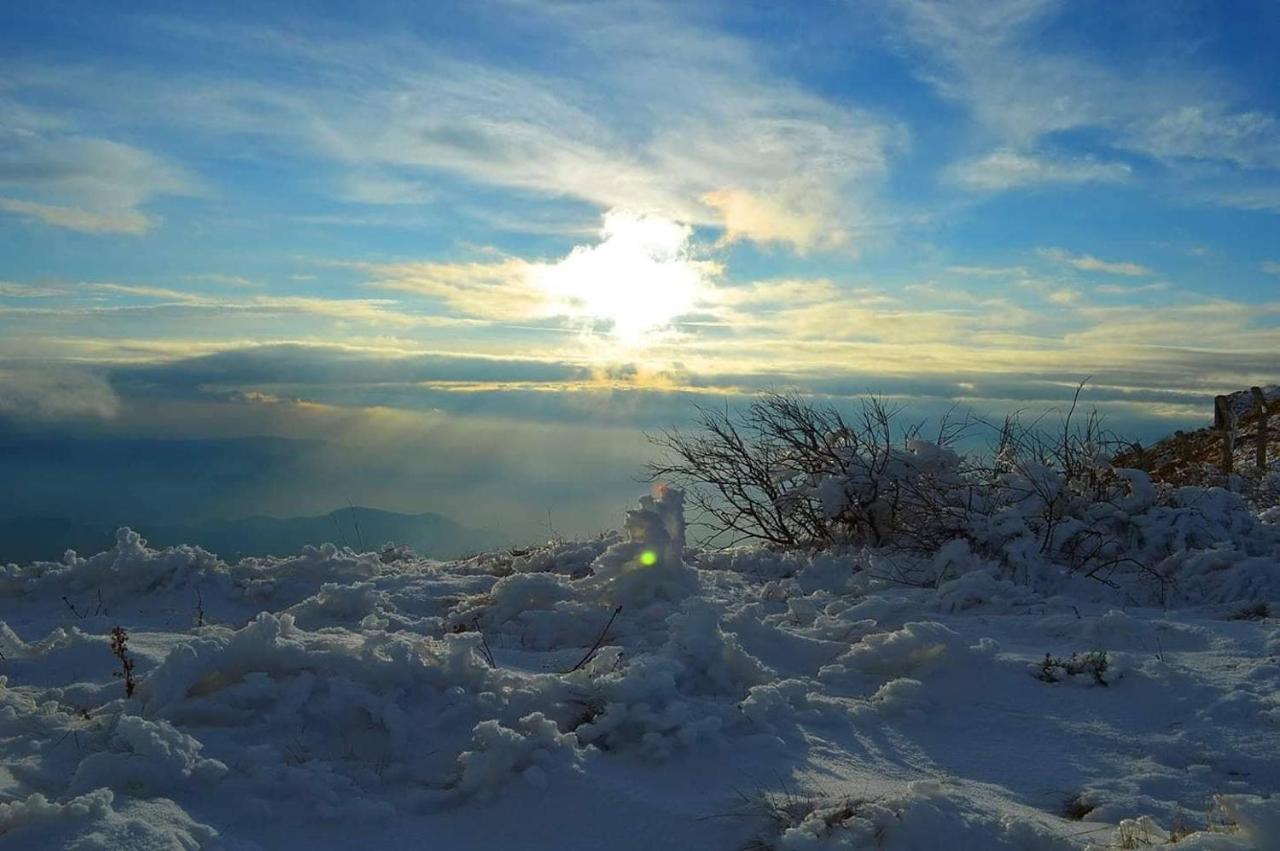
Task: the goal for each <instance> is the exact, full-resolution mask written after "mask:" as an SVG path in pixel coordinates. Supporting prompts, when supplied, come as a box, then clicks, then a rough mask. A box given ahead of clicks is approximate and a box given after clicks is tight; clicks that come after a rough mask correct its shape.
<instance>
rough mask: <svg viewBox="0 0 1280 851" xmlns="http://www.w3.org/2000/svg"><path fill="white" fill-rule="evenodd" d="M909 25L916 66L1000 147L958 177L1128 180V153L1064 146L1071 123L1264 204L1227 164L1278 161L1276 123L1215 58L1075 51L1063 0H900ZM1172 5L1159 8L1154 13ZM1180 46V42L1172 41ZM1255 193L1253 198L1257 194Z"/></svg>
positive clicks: (1205, 197) (988, 183)
mask: <svg viewBox="0 0 1280 851" xmlns="http://www.w3.org/2000/svg"><path fill="white" fill-rule="evenodd" d="M894 6H895V8H896V10H897V13H898V18H897V20H898V21H899V22H900V24H901V26H902V28H903V31H904V32H905V33H906V35H907V36H908V38H909V39H910V40H911V41H912V42H914V44H915V45H916V46H917V47H918V48H919V51H918V52H917V53H915V54H913V58H915V59H917V60H918V61H919V63H920V64H919V66H918V69H917V73H918V74H919V76H921V77H922V78H923V79H924V80H925V81H927V82H928V83H929V84H930V85H932V86H933V87H934V88H935V89H936V90H937V91H938V92H939V93H940V94H941V95H943V96H944V97H946V98H948V99H950V100H953V101H956V102H959V103H962V104H964V105H965V106H966V107H968V109H969V110H970V112H971V115H972V117H973V119H974V120H975V123H976V125H977V126H978V128H979V130H980V136H981V137H983V138H985V139H987V140H989V141H988V144H990V141H994V143H995V144H996V145H997V147H996V148H995V149H994V150H992V151H991V152H989V153H987V154H985V155H982V156H980V157H978V158H976V159H969V160H965V161H962V162H960V163H958V164H957V165H955V166H953V168H952V170H951V172H950V173H951V176H952V178H953V179H955V180H957V181H958V182H959V183H960V184H961V185H965V186H968V187H969V188H972V189H976V190H983V191H995V190H1007V189H1016V188H1020V187H1025V186H1032V185H1037V184H1054V183H1094V182H1100V181H1105V182H1114V181H1118V180H1123V179H1125V178H1126V177H1128V176H1129V174H1130V173H1131V170H1130V167H1129V165H1128V164H1127V163H1124V162H1122V161H1118V160H1117V161H1104V160H1099V159H1096V158H1093V157H1089V156H1085V157H1081V156H1079V155H1077V154H1072V153H1070V152H1069V151H1068V150H1064V149H1062V145H1063V143H1062V141H1061V140H1062V137H1063V135H1064V134H1068V133H1071V132H1075V131H1082V130H1088V131H1092V132H1094V133H1097V134H1098V135H1099V137H1100V139H1101V140H1102V141H1103V144H1104V145H1105V146H1106V147H1108V148H1110V149H1112V150H1117V151H1123V152H1126V153H1128V154H1130V155H1138V156H1142V157H1146V158H1150V159H1151V160H1154V161H1156V162H1157V163H1159V164H1161V165H1163V166H1166V167H1168V168H1169V169H1170V171H1169V172H1168V173H1167V175H1166V177H1167V179H1168V180H1169V181H1172V182H1174V183H1179V182H1183V180H1184V178H1183V177H1182V175H1181V174H1180V173H1179V170H1180V169H1182V168H1184V167H1185V166H1186V165H1187V164H1188V163H1191V164H1199V163H1204V164H1214V165H1216V166H1218V167H1220V168H1222V169H1226V170H1227V172H1225V173H1224V175H1223V176H1221V177H1219V178H1216V179H1215V180H1214V182H1215V183H1217V184H1218V185H1219V189H1218V190H1217V191H1197V192H1195V193H1194V194H1188V195H1187V196H1186V197H1189V198H1191V199H1193V200H1198V201H1201V202H1208V203H1215V204H1220V205H1227V206H1250V205H1252V207H1253V208H1258V201H1257V199H1256V196H1249V195H1244V196H1238V195H1237V193H1236V192H1234V191H1230V190H1231V183H1232V180H1231V175H1230V171H1231V170H1254V171H1264V172H1274V171H1276V170H1277V169H1280V132H1278V128H1280V123H1278V122H1277V119H1276V116H1275V115H1273V114H1271V113H1269V112H1266V111H1263V110H1261V109H1258V108H1256V107H1255V108H1249V107H1240V106H1237V105H1236V104H1237V103H1239V102H1241V101H1243V100H1245V95H1246V94H1247V93H1245V92H1243V91H1240V90H1239V89H1237V88H1235V87H1234V86H1233V85H1232V84H1231V83H1229V82H1228V81H1227V80H1226V79H1225V78H1224V76H1223V75H1222V74H1221V73H1219V71H1218V70H1216V69H1214V68H1213V67H1212V66H1210V65H1208V64H1196V63H1192V62H1188V61H1179V59H1178V58H1170V57H1168V56H1166V55H1163V54H1162V55H1161V58H1160V60H1159V61H1148V62H1146V63H1143V64H1142V65H1139V66H1138V67H1137V68H1133V67H1125V68H1121V67H1120V66H1119V65H1118V64H1109V63H1107V62H1106V61H1104V60H1102V59H1100V58H1098V57H1097V56H1096V55H1088V54H1085V53H1083V52H1082V51H1078V50H1077V51H1071V50H1068V49H1066V48H1065V47H1063V46H1062V44H1061V42H1060V41H1058V40H1055V39H1054V38H1052V37H1051V36H1050V35H1048V34H1049V33H1052V32H1054V28H1055V27H1056V26H1060V25H1061V24H1062V23H1063V21H1064V20H1067V19H1068V18H1069V16H1068V15H1067V13H1068V11H1070V10H1071V9H1072V6H1071V5H1070V4H1069V3H1065V2H1062V0H997V2H989V0H961V2H940V0H896V2H895V4H894ZM1173 15H1174V13H1173V12H1172V11H1171V10H1170V11H1169V12H1168V13H1167V16H1166V15H1165V14H1164V13H1162V12H1161V11H1160V10H1154V9H1153V10H1152V11H1151V21H1150V22H1151V23H1157V24H1158V23H1159V22H1160V21H1162V20H1166V18H1167V21H1168V22H1169V23H1170V25H1172V24H1173V22H1174V18H1173ZM1174 53H1175V56H1176V51H1175V52H1174ZM1250 199H1253V200H1250Z"/></svg>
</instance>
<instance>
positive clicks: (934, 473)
mask: <svg viewBox="0 0 1280 851" xmlns="http://www.w3.org/2000/svg"><path fill="white" fill-rule="evenodd" d="M898 413H899V411H897V410H896V409H893V408H890V407H889V406H887V405H886V404H885V403H884V402H883V401H882V400H881V399H879V398H877V397H874V396H873V397H868V398H867V399H865V400H863V402H862V404H861V405H860V407H859V408H858V410H857V411H856V413H855V414H854V415H853V416H852V417H849V418H846V417H845V416H844V415H843V414H841V413H840V412H839V411H838V410H836V409H835V408H833V407H830V406H817V405H814V404H812V403H809V402H807V401H805V400H803V399H801V398H800V397H798V396H796V395H794V394H786V393H768V394H765V395H764V396H762V397H760V398H759V399H757V400H755V401H754V402H752V403H751V405H749V406H748V407H747V408H746V409H745V410H742V411H733V410H731V409H729V408H728V407H727V406H726V407H725V408H723V409H712V408H705V407H699V408H698V415H697V419H696V423H695V428H694V430H692V431H683V430H680V429H669V430H666V431H663V432H660V433H658V434H656V435H651V436H650V441H651V442H652V443H653V444H654V445H656V446H657V447H659V448H660V449H662V450H664V456H665V457H663V458H662V459H661V460H659V461H657V462H655V463H653V464H651V465H650V466H649V470H648V472H649V477H650V479H651V480H654V481H664V482H669V483H671V484H675V485H678V486H681V487H683V488H685V489H686V492H687V500H688V503H689V505H690V507H691V508H693V509H694V511H695V512H696V514H697V515H698V516H696V517H695V519H694V521H693V523H692V524H691V525H693V526H695V527H701V528H704V529H706V530H707V531H708V532H709V533H710V535H709V540H708V543H712V544H715V543H724V544H728V545H733V544H736V543H741V542H743V541H759V542H764V543H767V544H771V545H774V546H779V547H787V548H797V547H824V546H830V545H833V544H841V543H856V544H869V545H871V546H883V545H886V544H889V543H899V544H904V545H914V546H919V547H920V548H921V549H931V548H933V547H934V546H936V545H937V544H938V543H941V542H943V541H945V540H949V539H950V538H953V537H956V536H957V535H958V534H961V533H962V532H963V529H964V526H965V520H966V510H965V503H964V500H963V499H962V497H963V494H964V491H965V489H966V488H967V484H966V483H964V482H963V481H962V479H963V477H962V476H961V475H959V466H960V465H961V463H962V462H961V459H960V457H959V456H958V455H955V454H954V453H950V454H949V455H947V456H944V457H942V458H940V457H939V455H938V454H937V451H938V450H942V449H945V447H946V445H947V444H948V443H950V442H952V441H954V440H955V439H956V438H957V437H958V436H959V435H960V433H961V432H962V426H960V425H957V424H956V423H955V422H954V421H952V420H950V419H946V420H944V422H943V424H942V426H941V427H940V428H939V431H938V440H937V441H936V442H934V443H930V442H927V441H924V440H922V439H921V438H920V437H919V433H920V428H919V427H914V428H908V429H905V430H903V431H901V432H900V433H899V431H898V427H897V424H896V422H895V420H896V417H897V415H898ZM940 460H941V461H942V462H943V463H938V462H939V461H940Z"/></svg>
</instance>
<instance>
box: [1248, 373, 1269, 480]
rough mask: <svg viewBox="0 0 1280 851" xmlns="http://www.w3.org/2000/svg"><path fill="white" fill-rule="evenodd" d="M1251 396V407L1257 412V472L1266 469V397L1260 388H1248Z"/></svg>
mask: <svg viewBox="0 0 1280 851" xmlns="http://www.w3.org/2000/svg"><path fill="white" fill-rule="evenodd" d="M1249 392H1250V393H1252V394H1253V406H1254V408H1256V409H1257V412H1258V435H1257V437H1258V443H1257V446H1256V447H1255V454H1254V461H1255V462H1256V463H1257V465H1258V469H1259V470H1265V469H1266V468H1267V427H1268V423H1267V397H1266V395H1265V394H1264V393H1263V392H1262V388H1261V387H1250V388H1249Z"/></svg>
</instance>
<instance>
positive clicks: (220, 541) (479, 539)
mask: <svg viewBox="0 0 1280 851" xmlns="http://www.w3.org/2000/svg"><path fill="white" fill-rule="evenodd" d="M133 528H135V529H136V530H137V531H138V532H140V533H141V534H142V536H143V537H144V538H145V539H146V540H147V542H148V543H149V544H150V545H151V546H155V547H164V546H176V545H178V544H194V545H198V546H200V547H203V548H204V549H206V550H209V551H210V552H213V553H215V554H217V555H218V556H220V557H222V558H223V559H227V560H231V561H234V560H236V559H238V558H241V557H244V556H267V555H289V554H291V553H296V552H298V550H300V549H301V548H302V547H303V546H305V545H307V544H321V543H325V542H332V543H334V544H337V545H338V546H348V547H351V548H352V549H355V550H359V551H372V550H378V549H379V548H381V547H382V545H383V544H385V543H387V542H390V541H394V542H395V543H397V544H404V545H406V546H409V547H411V548H412V549H413V550H414V551H415V552H417V553H418V554H419V555H425V556H430V557H433V558H455V557H458V556H462V555H466V554H467V553H471V552H477V551H480V550H484V549H489V548H492V547H494V546H497V545H499V544H500V543H501V541H499V540H498V536H497V535H495V534H492V533H489V532H484V531H481V530H478V529H472V528H470V527H467V526H463V525H462V524H460V523H457V522H456V521H454V520H452V519H450V518H448V517H446V516H444V515H443V514H435V513H430V512H428V513H423V514H401V513H399V512H394V511H383V510H381V509H376V508H365V507H362V506H353V507H350V508H341V509H338V510H337V511H331V512H329V513H328V514H322V515H319V516H315V517H288V518H276V517H246V518H243V519H239V520H223V521H212V522H208V523H199V524H183V525H177V524H147V523H139V524H136V525H135V526H134V527H133ZM113 541H114V529H105V528H98V527H95V526H92V525H90V524H86V523H83V522H80V521H76V520H68V519H65V518H57V517H14V518H9V519H3V520H0V564H4V563H8V562H19V563H23V562H30V561H34V560H57V559H59V558H61V557H62V554H63V552H65V551H66V550H68V549H74V550H76V551H77V552H79V553H80V554H81V555H89V554H92V553H96V552H101V551H102V550H105V549H110V547H111V546H112V543H113Z"/></svg>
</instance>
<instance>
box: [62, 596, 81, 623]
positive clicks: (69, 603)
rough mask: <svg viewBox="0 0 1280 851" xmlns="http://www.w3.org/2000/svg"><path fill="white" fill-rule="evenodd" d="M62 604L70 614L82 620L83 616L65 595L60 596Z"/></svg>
mask: <svg viewBox="0 0 1280 851" xmlns="http://www.w3.org/2000/svg"><path fill="white" fill-rule="evenodd" d="M62 602H64V603H66V604H67V608H68V609H70V610H71V614H73V615H75V616H76V617H78V618H79V619H80V620H84V618H85V616H84V615H82V614H80V612H79V611H77V610H76V607H75V604H74V603H72V602H71V601H70V600H68V599H67V597H66V595H65V594H64V595H63V596H62Z"/></svg>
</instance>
